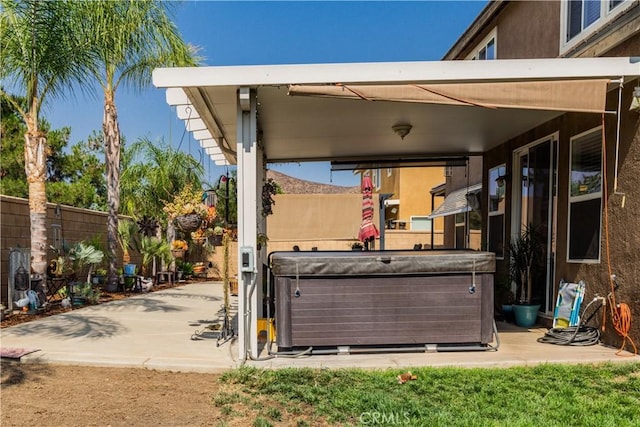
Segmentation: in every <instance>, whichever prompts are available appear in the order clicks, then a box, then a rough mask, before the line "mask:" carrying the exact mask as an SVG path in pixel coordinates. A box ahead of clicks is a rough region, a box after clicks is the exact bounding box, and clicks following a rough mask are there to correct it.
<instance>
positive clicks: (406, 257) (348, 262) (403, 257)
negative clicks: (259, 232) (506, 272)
mask: <svg viewBox="0 0 640 427" xmlns="http://www.w3.org/2000/svg"><path fill="white" fill-rule="evenodd" d="M271 271H272V272H273V274H274V275H275V276H341V275H352V276H367V275H404V274H406V275H419V274H438V273H447V274H451V273H472V272H476V273H493V272H495V254H494V253H493V252H478V251H469V250H463V251H460V250H436V251H327V252H274V253H272V254H271Z"/></svg>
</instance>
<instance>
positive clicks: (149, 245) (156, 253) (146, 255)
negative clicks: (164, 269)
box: [140, 236, 173, 275]
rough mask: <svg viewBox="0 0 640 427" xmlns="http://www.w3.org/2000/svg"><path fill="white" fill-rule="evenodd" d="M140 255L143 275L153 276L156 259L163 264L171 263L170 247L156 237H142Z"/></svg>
mask: <svg viewBox="0 0 640 427" xmlns="http://www.w3.org/2000/svg"><path fill="white" fill-rule="evenodd" d="M140 253H141V254H142V270H143V274H148V273H151V275H154V274H155V269H156V261H157V260H158V259H160V261H161V262H164V263H165V264H169V263H171V261H173V259H172V257H171V246H170V245H169V243H168V242H167V241H165V240H162V239H159V238H157V237H149V236H143V237H142V238H141V239H140ZM149 267H151V269H149ZM149 270H151V271H149Z"/></svg>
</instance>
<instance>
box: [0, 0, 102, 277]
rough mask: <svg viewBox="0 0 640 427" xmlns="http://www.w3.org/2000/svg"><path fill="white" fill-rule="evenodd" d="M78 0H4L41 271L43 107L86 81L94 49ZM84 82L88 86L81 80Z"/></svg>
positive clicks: (4, 66) (7, 72)
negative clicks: (81, 24) (82, 27)
mask: <svg viewBox="0 0 640 427" xmlns="http://www.w3.org/2000/svg"><path fill="white" fill-rule="evenodd" d="M73 6H74V5H73V2H70V1H62V0H61V1H38V0H20V1H17V0H0V52H1V54H0V73H2V75H1V76H0V77H1V78H2V80H3V81H5V82H6V84H7V85H8V87H9V88H11V90H16V91H21V95H20V96H21V97H23V98H24V99H25V101H26V102H25V103H24V104H21V103H18V102H16V101H15V100H16V99H17V98H14V97H12V96H10V95H9V94H8V93H7V92H5V88H2V89H0V96H2V97H3V98H5V99H6V100H8V102H10V103H11V104H12V105H13V107H14V108H15V109H16V110H17V111H18V112H19V114H20V116H21V118H22V120H24V122H25V124H26V133H25V135H24V139H25V150H24V151H25V154H24V160H25V166H24V167H25V173H26V176H27V182H28V186H29V216H30V222H31V226H30V227H31V230H30V232H31V259H32V261H31V268H32V269H33V271H34V272H36V273H39V274H41V275H43V276H44V275H45V274H46V267H47V249H46V248H47V247H48V245H47V232H46V212H47V196H46V193H45V180H46V177H47V153H48V151H49V150H48V145H47V137H46V134H45V133H44V132H43V131H42V130H41V129H40V128H39V115H40V110H41V108H42V106H43V104H44V103H45V100H48V99H49V98H52V97H56V96H59V95H62V94H63V93H64V91H68V92H67V93H73V87H74V84H76V83H80V84H81V85H82V83H84V82H85V81H86V77H87V76H86V74H85V73H83V69H84V68H83V67H84V66H85V65H86V64H89V63H91V58H92V57H91V54H92V52H91V51H90V50H89V49H88V46H87V45H86V44H83V43H82V41H81V39H80V37H78V35H79V31H78V28H75V26H74V21H72V20H70V19H68V17H69V16H71V15H70V14H71V10H72V9H73ZM80 87H82V86H80Z"/></svg>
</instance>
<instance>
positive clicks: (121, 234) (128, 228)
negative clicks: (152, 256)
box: [118, 219, 138, 265]
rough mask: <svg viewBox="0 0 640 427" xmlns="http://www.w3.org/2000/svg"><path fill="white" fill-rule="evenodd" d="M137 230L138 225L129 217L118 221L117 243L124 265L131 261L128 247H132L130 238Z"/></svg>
mask: <svg viewBox="0 0 640 427" xmlns="http://www.w3.org/2000/svg"><path fill="white" fill-rule="evenodd" d="M137 231H138V226H137V225H136V223H135V222H133V221H131V220H130V219H121V220H120V221H118V244H119V245H120V249H122V264H123V265H126V264H129V262H131V256H130V255H129V249H131V248H132V244H133V243H132V239H133V237H134V236H135V234H136V232H137Z"/></svg>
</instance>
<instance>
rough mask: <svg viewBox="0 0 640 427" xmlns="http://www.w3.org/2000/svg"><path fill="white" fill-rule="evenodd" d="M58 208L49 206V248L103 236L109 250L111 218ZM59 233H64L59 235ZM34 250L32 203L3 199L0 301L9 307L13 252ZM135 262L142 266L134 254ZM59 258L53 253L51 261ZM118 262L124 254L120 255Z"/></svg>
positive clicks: (0, 205)
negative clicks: (11, 252) (30, 220)
mask: <svg viewBox="0 0 640 427" xmlns="http://www.w3.org/2000/svg"><path fill="white" fill-rule="evenodd" d="M56 206H57V205H56V204H54V203H49V204H48V205H47V244H48V245H54V246H55V245H56V238H57V237H58V238H60V237H61V238H62V241H64V242H66V243H67V244H75V243H77V242H79V241H82V240H87V239H91V238H93V237H94V236H96V235H97V236H100V238H101V240H102V244H103V247H104V248H106V246H107V243H106V233H107V214H106V213H105V212H99V211H93V210H89V209H79V208H75V207H72V206H66V205H60V209H59V214H57V213H56ZM56 230H60V231H59V233H58V232H57V231H56ZM16 247H20V248H30V247H31V243H30V230H29V202H28V201H27V200H26V199H21V198H17V197H10V196H1V195H0V299H1V300H2V303H3V304H5V305H6V304H7V289H8V285H9V281H8V280H9V279H8V269H9V251H10V250H11V249H12V248H16ZM131 255H132V259H133V260H134V261H132V262H136V261H137V262H139V255H138V254H137V253H132V254H131ZM55 256H56V254H55V252H54V251H53V250H52V249H49V251H48V258H49V259H52V258H54V257H55ZM117 256H118V259H121V257H122V253H121V252H120V251H118V254H117Z"/></svg>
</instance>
